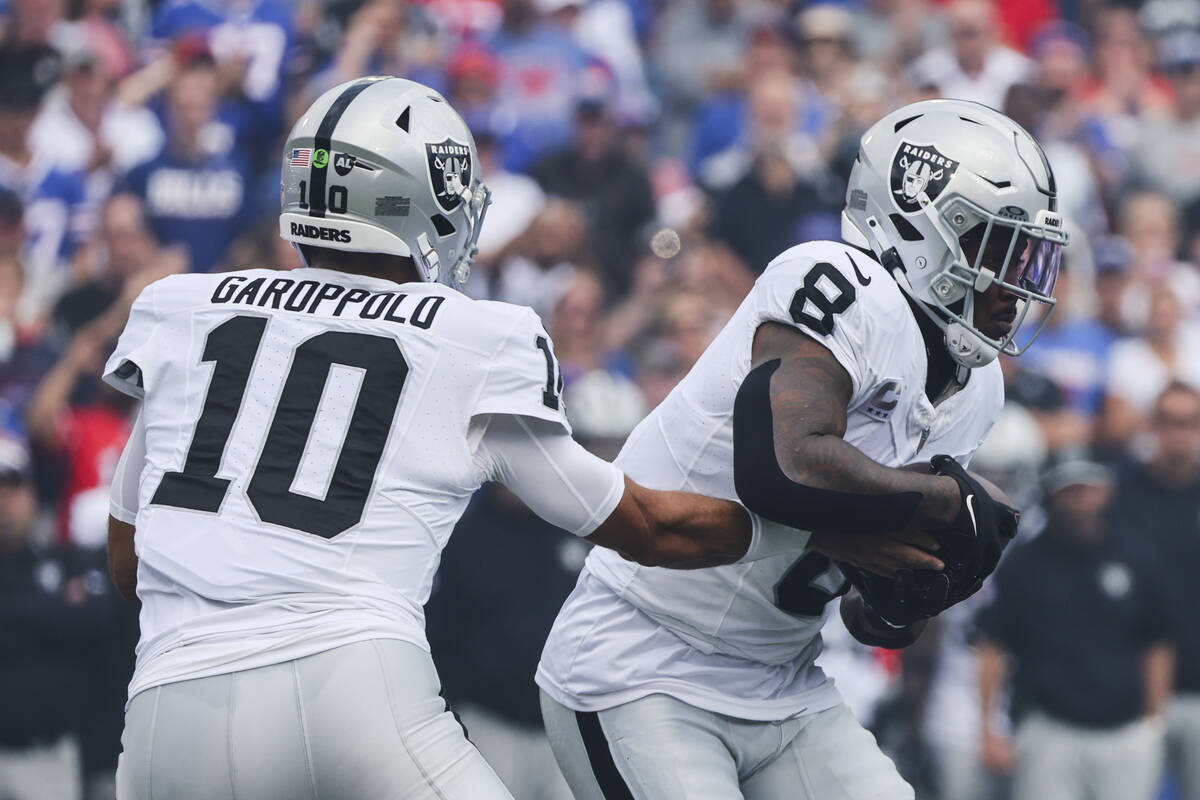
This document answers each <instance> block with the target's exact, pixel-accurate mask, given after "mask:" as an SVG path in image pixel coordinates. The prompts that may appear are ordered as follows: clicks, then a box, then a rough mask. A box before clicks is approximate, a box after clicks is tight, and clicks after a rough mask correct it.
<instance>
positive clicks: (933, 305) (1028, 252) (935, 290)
mask: <svg viewBox="0 0 1200 800" xmlns="http://www.w3.org/2000/svg"><path fill="white" fill-rule="evenodd" d="M939 201H940V202H937V203H936V204H935V203H928V204H926V205H925V206H924V207H923V209H922V211H923V213H924V214H925V215H926V216H927V217H928V218H929V220H930V222H931V223H932V225H933V227H934V229H935V230H936V231H937V232H938V234H939V236H940V238H941V239H942V243H943V244H944V245H945V248H946V251H945V252H946V256H945V258H946V265H945V266H944V268H943V269H942V270H940V275H939V276H938V277H937V278H936V279H935V280H934V281H933V282H932V284H931V285H930V286H929V290H928V291H927V292H924V293H922V294H923V296H920V297H917V298H916V299H918V300H919V301H920V303H921V304H922V306H923V307H925V308H926V309H927V310H928V311H929V312H930V313H931V314H932V315H934V316H935V318H938V319H939V321H940V322H942V323H943V324H944V326H945V329H946V343H947V345H948V347H949V349H950V354H951V356H952V357H954V359H955V360H956V361H957V362H959V363H960V364H963V365H964V366H968V367H977V366H982V365H983V364H986V363H987V362H989V361H991V360H992V359H993V358H995V356H996V355H997V354H999V353H1004V354H1005V355H1009V356H1017V355H1020V354H1021V353H1023V352H1025V351H1026V350H1027V349H1029V346H1030V345H1031V344H1032V343H1033V341H1034V339H1036V338H1037V337H1038V335H1039V334H1040V333H1041V331H1042V328H1043V327H1044V326H1045V325H1046V323H1047V322H1048V321H1049V319H1050V315H1051V313H1052V312H1053V309H1054V305H1055V300H1054V297H1053V296H1052V293H1053V291H1054V283H1055V280H1056V279H1057V277H1058V270H1059V266H1060V264H1061V261H1062V248H1063V245H1065V244H1066V243H1067V234H1066V232H1065V231H1064V230H1063V226H1062V218H1061V217H1059V215H1058V214H1056V213H1055V212H1053V211H1048V210H1040V211H1038V212H1037V217H1036V218H1035V219H1034V220H1032V221H1030V220H1027V219H1022V218H1021V217H1023V216H1024V213H1023V212H1021V210H1020V209H1017V208H1012V209H1011V211H1010V208H1009V207H1005V208H1002V209H1001V214H994V213H992V212H989V211H987V210H986V209H984V208H982V207H981V206H979V205H978V204H976V203H973V202H972V201H970V200H968V199H966V198H964V197H961V196H949V197H945V198H939ZM1004 212H1010V213H1008V214H1006V213H1004ZM993 285H995V286H996V287H997V288H998V290H999V291H1001V292H1003V293H1005V294H1006V295H1012V296H1013V297H1015V299H1016V302H1015V315H1014V316H1013V318H1012V320H1011V325H1010V327H1009V328H1008V330H1007V332H999V331H993V332H992V333H990V334H989V332H988V331H986V330H984V329H983V327H981V326H986V325H987V321H986V320H985V321H980V322H979V323H977V321H976V320H975V310H976V306H977V303H978V300H979V297H980V295H981V294H983V293H985V292H987V291H988V290H989V288H991V287H992V286H993ZM1031 312H1032V313H1033V314H1034V317H1033V320H1031V321H1032V322H1034V323H1035V324H1036V327H1035V328H1033V330H1032V331H1023V329H1024V328H1025V322H1026V319H1027V317H1029V315H1030V313H1031ZM1019 333H1021V334H1022V337H1021V340H1018V338H1017V335H1018V334H1019Z"/></svg>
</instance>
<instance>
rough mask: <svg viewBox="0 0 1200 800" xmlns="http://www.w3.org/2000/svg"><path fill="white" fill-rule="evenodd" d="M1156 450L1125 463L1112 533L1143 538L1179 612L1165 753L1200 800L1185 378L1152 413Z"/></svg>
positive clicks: (1197, 474)
mask: <svg viewBox="0 0 1200 800" xmlns="http://www.w3.org/2000/svg"><path fill="white" fill-rule="evenodd" d="M1149 422H1150V433H1151V435H1152V436H1153V439H1154V443H1155V450H1154V455H1153V457H1152V458H1151V459H1150V460H1149V461H1148V462H1146V463H1144V464H1142V463H1138V462H1134V461H1130V462H1127V463H1125V464H1123V465H1122V467H1121V471H1120V473H1119V479H1118V481H1117V490H1116V496H1115V497H1114V499H1113V507H1112V526H1113V532H1114V535H1120V536H1128V537H1130V538H1133V539H1139V540H1145V541H1146V542H1147V543H1148V544H1150V545H1152V546H1153V547H1154V548H1155V549H1156V550H1157V551H1158V554H1159V556H1160V558H1159V560H1160V561H1161V562H1162V564H1163V566H1164V569H1165V572H1166V584H1165V585H1166V589H1167V596H1168V599H1169V601H1170V607H1171V611H1172V613H1173V614H1174V615H1175V618H1176V622H1175V631H1176V642H1175V648H1176V661H1175V689H1174V694H1173V695H1172V696H1171V700H1170V702H1169V703H1168V705H1167V742H1168V755H1169V756H1170V757H1171V760H1172V762H1173V765H1174V766H1175V768H1176V770H1177V772H1178V774H1179V780H1180V795H1179V800H1200V626H1197V625H1196V624H1195V614H1196V609H1197V608H1200V581H1197V580H1196V571H1197V569H1198V568H1200V393H1198V392H1197V391H1196V390H1195V389H1193V388H1192V387H1190V386H1188V385H1187V384H1183V383H1173V384H1171V385H1169V386H1168V387H1167V388H1166V389H1165V390H1164V391H1163V392H1162V394H1160V395H1159V396H1158V399H1157V400H1156V401H1155V403H1154V410H1153V412H1152V414H1151V416H1150V420H1149Z"/></svg>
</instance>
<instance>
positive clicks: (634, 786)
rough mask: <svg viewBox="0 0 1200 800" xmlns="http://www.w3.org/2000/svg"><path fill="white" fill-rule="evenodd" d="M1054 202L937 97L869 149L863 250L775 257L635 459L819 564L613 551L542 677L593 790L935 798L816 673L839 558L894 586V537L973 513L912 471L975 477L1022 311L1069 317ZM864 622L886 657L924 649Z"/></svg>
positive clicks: (999, 120)
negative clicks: (797, 534) (778, 531)
mask: <svg viewBox="0 0 1200 800" xmlns="http://www.w3.org/2000/svg"><path fill="white" fill-rule="evenodd" d="M1054 207H1055V201H1054V182H1053V176H1052V175H1051V173H1050V169H1049V166H1048V165H1047V164H1046V161H1045V159H1044V158H1043V157H1042V156H1041V151H1040V148H1039V147H1038V145H1037V144H1036V143H1035V142H1034V141H1033V139H1032V138H1030V137H1029V134H1028V133H1026V132H1025V131H1024V130H1022V129H1021V128H1020V127H1019V126H1017V125H1016V124H1015V123H1013V122H1012V121H1011V120H1008V119H1007V118H1006V117H1003V116H1002V115H1000V114H998V113H996V112H994V111H992V110H990V109H987V108H985V107H983V106H978V105H976V104H972V103H963V102H956V101H927V102H924V103H918V104H914V105H911V106H907V107H905V108H902V109H900V110H899V111H896V112H894V113H892V114H891V115H889V116H887V117H885V118H884V119H883V120H882V121H880V122H879V123H877V124H876V125H875V126H873V127H872V128H871V130H870V131H868V132H867V133H866V134H865V135H864V137H863V142H862V149H861V151H860V154H859V159H858V162H857V163H856V165H855V167H854V173H853V175H852V177H851V180H850V187H849V191H848V194H847V208H846V212H845V215H844V217H843V235H844V237H845V239H846V241H847V242H849V243H850V244H842V243H834V242H812V243H808V244H803V245H800V246H797V247H794V248H792V249H790V250H788V251H786V252H784V253H783V254H782V255H780V256H779V257H778V258H776V259H775V260H774V261H773V262H772V263H771V264H770V265H769V266H768V267H767V269H766V271H765V272H764V273H763V274H762V276H761V277H760V278H759V279H758V281H757V282H756V283H755V286H754V288H753V289H752V290H751V292H750V294H749V295H748V296H747V297H746V299H745V300H744V301H743V302H742V304H741V306H740V307H739V308H738V309H737V311H736V312H735V313H734V315H733V318H732V319H731V320H730V321H729V323H728V324H727V325H726V326H725V328H724V329H723V330H722V331H721V332H720V334H718V336H717V337H716V339H715V340H714V341H713V342H712V344H711V345H710V346H709V348H708V350H707V351H706V352H705V353H704V355H703V356H701V358H700V359H699V361H698V362H697V363H696V365H695V366H694V367H693V369H692V370H691V371H690V372H689V373H688V375H687V376H686V377H685V378H684V379H683V380H682V381H681V382H680V383H679V385H678V386H676V387H675V389H674V390H673V391H672V392H671V394H670V395H669V396H668V397H667V398H666V399H665V400H664V401H663V403H662V404H661V405H660V406H659V407H658V408H657V409H655V410H654V411H653V412H652V413H651V414H650V416H649V417H647V418H646V419H645V420H644V421H643V422H642V423H641V424H640V425H639V426H638V428H637V429H635V430H634V432H633V433H632V434H631V435H630V437H629V440H628V441H627V442H626V444H625V447H624V449H623V450H622V451H621V454H620V456H619V457H618V458H617V461H616V463H617V464H618V465H619V466H620V467H621V468H622V469H623V470H624V471H625V472H626V473H627V474H628V475H630V476H632V477H633V478H635V479H636V480H638V481H640V482H643V483H645V484H646V485H648V486H654V487H656V488H660V489H683V490H687V491H695V492H700V493H703V494H706V495H711V496H713V497H729V498H734V497H740V498H741V499H742V500H743V501H744V502H745V503H746V505H747V507H749V508H750V509H752V510H755V511H758V512H759V513H761V514H763V515H764V516H765V517H768V518H772V519H776V520H777V521H779V522H785V523H787V524H791V525H793V526H795V527H797V528H803V529H807V530H811V531H816V532H814V533H812V534H811V538H810V539H809V542H808V549H807V551H806V552H803V553H788V554H780V555H778V556H774V557H771V558H766V559H763V560H759V561H755V562H753V563H745V564H736V565H729V566H720V567H714V568H711V569H704V570H698V571H695V572H690V573H681V572H680V573H672V572H668V571H666V570H661V569H656V568H653V567H645V566H641V565H637V564H631V563H629V562H625V561H623V560H621V559H620V558H614V557H612V555H611V554H609V553H606V552H604V551H602V550H594V551H592V553H591V554H590V555H589V557H588V560H587V563H586V567H585V569H584V571H583V573H582V575H581V577H580V580H579V583H578V585H577V587H576V589H575V591H574V593H573V594H572V595H571V596H570V597H569V598H568V600H567V602H566V604H565V605H564V607H563V610H562V612H561V613H560V615H559V618H558V620H557V621H556V623H555V626H554V629H553V630H552V632H551V634H550V638H549V640H548V641H547V644H546V647H545V650H544V652H543V655H542V660H541V664H540V665H539V668H538V673H537V682H538V685H539V686H540V687H541V689H542V699H543V712H544V716H545V717H546V721H547V726H548V730H549V733H550V735H551V741H552V743H553V744H554V747H555V752H556V755H557V756H558V758H559V762H560V765H561V766H562V768H563V771H564V774H565V775H566V777H567V779H568V781H569V782H570V784H571V786H572V789H573V791H574V792H575V794H576V797H577V798H579V800H598V799H599V798H609V799H610V800H611V798H627V797H634V798H638V800H680V799H681V798H687V800H693V799H694V798H731V797H743V796H744V797H746V798H754V799H758V798H762V799H763V800H767V799H772V800H774V799H779V800H782V798H807V799H808V800H835V799H841V798H844V799H845V800H865V798H887V799H888V800H893V799H894V798H902V797H912V789H911V788H910V787H908V786H907V785H906V784H905V783H904V781H903V780H902V779H901V778H900V777H899V775H898V774H897V773H896V770H895V767H894V766H893V765H892V764H891V762H890V761H889V760H888V759H887V758H886V757H885V756H883V754H882V753H881V752H880V751H879V749H878V747H877V746H876V745H875V742H874V740H873V738H872V737H871V736H870V734H869V733H867V732H866V731H865V730H864V729H862V727H861V726H860V725H858V724H857V722H855V721H854V719H853V718H852V716H851V715H850V714H849V712H848V711H847V709H846V707H845V706H844V705H843V704H842V701H841V698H840V697H839V695H838V692H837V690H836V689H835V687H834V685H833V682H832V681H831V680H830V679H829V678H828V677H827V676H825V675H824V674H823V673H822V672H821V670H820V668H819V667H817V666H815V665H814V663H813V661H814V659H815V658H816V656H817V655H818V654H819V652H820V648H821V637H820V630H821V627H822V625H823V624H824V623H825V621H826V617H827V612H826V607H827V603H829V601H830V600H832V599H833V598H835V597H837V596H839V595H841V594H843V593H845V592H846V591H847V589H848V588H849V584H848V583H847V581H846V580H845V578H844V576H843V574H842V572H841V571H840V570H839V568H838V566H837V565H836V564H835V563H834V562H835V561H838V562H848V563H850V564H854V565H855V566H858V567H865V568H867V569H871V570H872V571H875V572H884V571H886V570H887V565H886V563H877V564H874V565H872V564H870V563H869V560H870V558H871V554H870V550H871V549H872V548H876V549H878V548H880V547H881V546H884V545H886V542H887V539H888V537H887V536H882V537H881V536H879V535H875V534H878V533H880V532H885V531H896V532H897V533H896V534H895V535H896V536H899V537H901V538H903V537H912V536H914V535H916V534H914V530H915V531H920V530H927V531H928V530H938V529H940V528H941V527H942V526H945V525H947V524H948V522H949V520H950V518H951V517H953V515H954V510H952V509H951V507H952V506H956V505H957V503H958V502H959V501H960V499H963V498H960V497H959V495H958V493H957V492H955V491H954V490H953V489H947V488H946V487H945V486H943V485H939V484H937V483H935V482H934V481H933V479H932V478H931V477H930V476H929V475H928V473H926V474H919V473H918V472H917V471H907V470H901V469H895V468H899V467H903V466H906V465H911V464H915V463H917V462H921V461H928V460H929V459H930V457H931V456H933V455H935V454H946V455H949V456H951V457H953V458H954V459H956V460H957V461H959V462H960V463H963V464H965V463H966V462H967V460H968V459H969V458H970V457H971V455H972V453H973V452H974V451H975V449H976V448H977V447H978V446H979V445H980V443H981V442H982V441H983V439H984V437H985V436H986V435H987V433H988V430H989V429H990V428H991V425H992V423H993V421H994V420H995V418H996V416H997V414H998V413H999V412H1000V409H1001V407H1002V405H1003V402H1004V395H1003V381H1002V376H1001V372H1000V366H999V364H997V363H995V361H994V359H995V357H996V355H997V354H998V353H1001V352H1005V353H1009V354H1014V355H1015V354H1017V353H1019V352H1020V351H1022V350H1023V349H1024V347H1026V346H1028V343H1029V342H1028V340H1026V341H1022V342H1021V343H1017V342H1016V340H1015V338H1014V337H1015V335H1016V333H1017V329H1018V328H1019V327H1020V323H1021V321H1022V320H1023V319H1024V317H1025V315H1026V314H1027V313H1028V312H1029V310H1030V309H1031V308H1032V307H1033V306H1035V305H1038V304H1040V305H1042V306H1049V305H1051V304H1052V303H1053V300H1052V298H1051V291H1052V288H1053V283H1054V274H1055V273H1056V271H1057V265H1058V258H1059V256H1060V249H1061V246H1062V245H1063V244H1065V242H1066V236H1065V235H1064V234H1063V233H1062V225H1061V220H1060V219H1059V218H1058V216H1057V214H1056V213H1055V210H1054ZM1048 310H1049V309H1048V308H1043V309H1042V311H1043V312H1047V311H1048ZM763 486H769V487H770V489H769V490H767V491H764V490H763V489H762V488H761V487H763ZM964 497H965V495H964ZM947 502H949V504H950V505H949V506H947ZM964 502H965V501H964ZM873 532H874V534H873ZM905 540H906V541H912V539H911V538H910V539H905ZM843 605H847V604H843ZM848 608H850V609H854V608H856V607H855V606H853V605H849V606H848ZM857 608H858V609H859V610H860V611H861V610H862V608H863V606H862V605H861V604H859V605H858V606H857ZM843 613H844V614H846V613H849V614H851V615H852V616H851V617H850V618H848V619H847V623H848V625H849V627H850V628H851V631H852V632H854V633H855V634H856V636H859V637H860V638H862V639H863V640H864V641H868V643H873V644H874V643H879V640H880V639H881V638H882V639H884V640H885V641H886V642H888V643H894V644H893V646H903V645H904V644H906V643H909V642H911V640H912V639H913V638H915V636H916V635H919V628H920V624H918V625H914V626H912V629H911V630H909V629H903V628H897V629H895V630H890V629H889V630H886V631H884V632H883V634H882V637H881V636H880V635H879V634H878V630H877V628H876V623H875V622H871V623H870V624H868V623H866V622H864V621H863V619H860V618H859V617H856V616H853V615H854V614H856V613H857V612H855V611H854V610H850V611H849V612H847V611H845V610H844V611H843ZM864 613H866V612H864Z"/></svg>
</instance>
